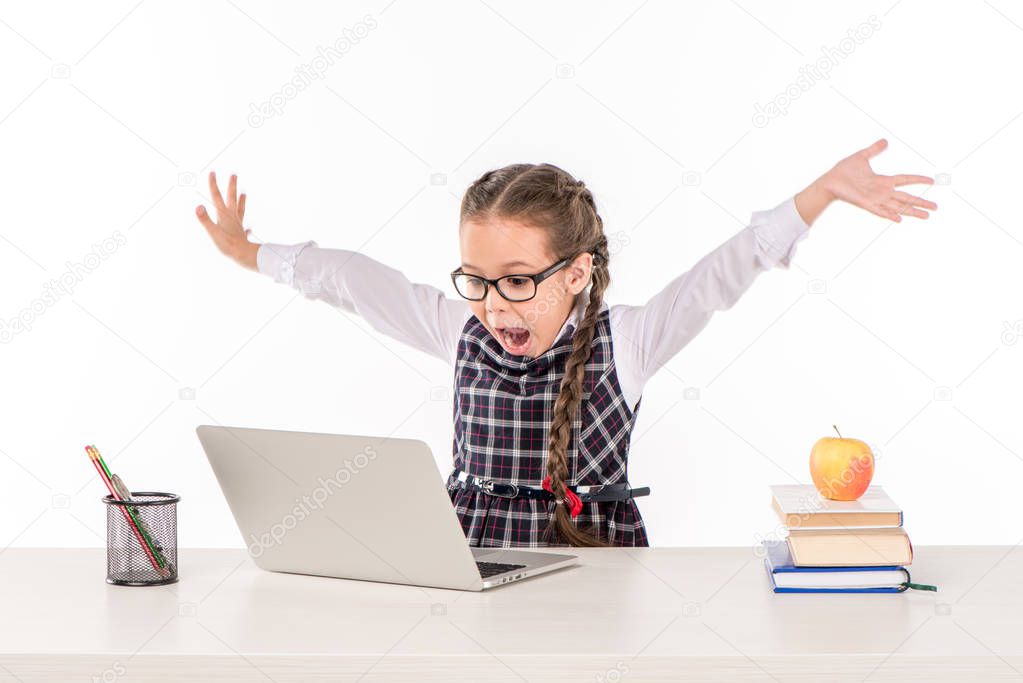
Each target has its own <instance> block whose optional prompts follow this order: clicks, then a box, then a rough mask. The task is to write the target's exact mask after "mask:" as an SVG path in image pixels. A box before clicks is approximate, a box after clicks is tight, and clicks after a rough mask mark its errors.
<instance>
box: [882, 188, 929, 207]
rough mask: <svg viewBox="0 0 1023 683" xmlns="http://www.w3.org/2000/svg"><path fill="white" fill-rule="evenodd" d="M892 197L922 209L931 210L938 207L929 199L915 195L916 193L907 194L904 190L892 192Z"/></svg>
mask: <svg viewBox="0 0 1023 683" xmlns="http://www.w3.org/2000/svg"><path fill="white" fill-rule="evenodd" d="M892 198H893V199H897V200H898V201H900V202H902V203H903V204H909V205H910V206H919V207H922V208H924V209H930V210H931V211H936V210H937V209H938V205H937V204H935V203H934V202H932V201H930V200H927V199H924V198H923V197H917V196H916V195H912V194H908V193H906V192H900V191H899V190H896V191H895V192H892Z"/></svg>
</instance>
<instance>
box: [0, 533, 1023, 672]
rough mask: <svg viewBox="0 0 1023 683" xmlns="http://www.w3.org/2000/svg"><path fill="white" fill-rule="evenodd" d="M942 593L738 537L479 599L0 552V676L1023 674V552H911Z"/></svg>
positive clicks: (576, 570)
mask: <svg viewBox="0 0 1023 683" xmlns="http://www.w3.org/2000/svg"><path fill="white" fill-rule="evenodd" d="M915 550H916V561H915V562H914V564H913V565H912V567H911V568H910V569H911V571H912V574H913V579H914V580H915V581H918V582H923V583H932V584H937V585H938V586H939V592H938V593H933V592H924V591H913V590H910V591H906V592H904V593H899V594H894V595H776V594H774V593H772V592H770V589H769V587H768V583H767V577H766V574H765V572H764V569H763V566H762V562H761V560H760V559H759V558H757V557H755V556H754V554H753V552H752V551H751V550H750V549H748V548H639V549H627V550H626V549H575V551H576V552H577V553H578V554H580V555H581V558H582V564H581V565H580V566H577V567H573V568H569V569H566V570H562V571H559V572H556V573H554V574H552V575H549V576H541V577H535V578H533V579H528V580H525V581H522V582H519V583H514V584H509V585H507V586H503V587H500V588H497V589H494V590H492V591H485V592H482V593H460V592H456V591H449V590H443V589H426V588H417V587H410V586H398V585H390V584H378V583H367V582H361V581H346V580H338V579H326V578H315V577H305V576H293V575H287V574H273V573H268V572H263V571H261V570H259V569H257V568H256V567H255V566H254V565H253V564H252V562H251V561H250V560H249V558H248V556H247V555H246V554H245V551H244V550H233V549H224V550H219V549H214V550H200V549H194V550H192V549H184V550H182V551H181V558H180V568H181V580H180V582H179V583H177V584H174V585H170V586H164V587H153V588H132V587H119V586H110V585H107V584H106V583H105V582H104V578H105V559H104V558H105V555H104V553H105V551H104V550H103V549H95V550H93V549H81V550H72V549H17V548H15V549H8V550H6V551H3V552H0V594H2V601H0V609H2V621H0V664H2V666H3V668H0V681H8V680H11V681H25V682H26V683H27V682H29V681H43V680H45V681H68V680H75V679H77V680H90V681H91V680H99V681H109V682H111V683H114V682H116V683H129V682H131V681H143V680H144V681H156V680H203V681H242V680H252V681H277V682H279V683H284V682H285V681H309V680H324V681H325V680H331V681H339V680H345V681H349V680H350V681H355V680H363V681H384V680H415V681H452V680H475V681H481V680H486V681H523V680H525V681H575V680H578V681H588V682H592V681H609V682H614V681H624V682H626V683H627V682H628V681H639V680H663V681H669V680H671V681H677V680H680V679H683V678H684V679H685V680H715V681H720V680H744V681H754V680H765V681H771V680H775V681H795V680H799V681H817V680H824V679H825V678H826V679H827V680H828V681H857V682H858V681H863V680H864V679H866V680H868V681H909V680H921V681H923V680H926V681H937V680H941V681H946V680H948V681H953V680H955V681H960V680H973V681H991V680H1021V679H1023V550H1020V549H1019V548H1017V547H962V546H960V547H926V546H924V547H919V546H918V547H916V548H915Z"/></svg>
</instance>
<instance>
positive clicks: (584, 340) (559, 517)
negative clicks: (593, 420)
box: [545, 182, 610, 547]
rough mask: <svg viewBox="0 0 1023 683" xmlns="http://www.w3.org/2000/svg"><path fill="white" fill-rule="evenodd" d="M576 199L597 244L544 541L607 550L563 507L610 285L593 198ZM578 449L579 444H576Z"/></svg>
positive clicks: (554, 437) (551, 456)
mask: <svg viewBox="0 0 1023 683" xmlns="http://www.w3.org/2000/svg"><path fill="white" fill-rule="evenodd" d="M569 187H570V188H571V190H570V191H572V192H574V194H575V196H576V197H578V198H581V199H582V200H583V202H584V203H586V204H587V205H588V206H589V207H590V209H591V210H592V211H591V213H592V215H593V216H594V217H595V218H596V225H597V227H600V228H601V229H600V231H599V233H598V234H599V237H598V239H597V243H596V244H595V245H594V246H593V247H592V248H591V249H590V251H591V252H592V253H593V255H594V259H593V268H592V271H591V283H592V284H591V287H590V295H589V301H588V302H587V305H586V312H585V313H584V315H583V317H582V321H581V322H580V323H579V326H578V328H577V329H576V330H575V332H574V334H573V337H572V351H571V353H570V354H569V356H568V359H567V361H566V362H565V375H564V377H562V380H561V387H560V389H559V391H558V398H557V400H556V401H555V403H554V416H553V419H552V421H551V431H550V434H549V438H548V456H547V473H548V475H550V478H551V490H552V491H554V492H555V494H554V495H555V505H554V514H553V516H552V517H551V519H550V522H549V523H548V526H547V530H546V534H545V535H546V537H547V538H548V539H550V538H552V537H553V536H559V537H561V538H563V539H565V540H566V541H568V543H569V544H570V545H573V546H591V547H592V546H597V547H602V546H607V545H608V544H607V543H606V542H605V541H604V540H602V539H601V538H600V532H599V530H594V529H585V530H584V529H579V528H577V527H576V526H575V525H574V524H573V522H572V517H571V514H570V512H569V511H568V508H567V505H566V504H565V496H566V492H567V489H566V485H567V481H568V477H569V472H568V454H567V450H568V443H569V441H570V440H571V437H572V426H573V422H574V418H575V414H576V412H577V411H578V409H579V404H580V403H581V401H582V394H583V381H584V379H585V374H586V364H587V363H588V362H589V360H590V356H591V355H592V354H593V347H592V344H593V337H594V333H595V331H596V326H597V314H598V313H599V311H600V306H601V302H602V301H603V300H604V291H605V290H606V289H607V286H608V284H609V282H610V275H609V272H608V267H607V264H608V260H609V259H608V250H607V236H605V235H604V231H603V229H602V226H603V223H602V221H601V220H600V216H599V215H598V214H597V212H596V207H595V205H594V202H593V195H592V194H591V193H590V191H589V190H588V189H586V187H585V185H583V183H581V182H579V183H577V184H573V185H570V186H569ZM577 446H578V444H577Z"/></svg>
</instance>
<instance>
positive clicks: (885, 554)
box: [788, 527, 913, 567]
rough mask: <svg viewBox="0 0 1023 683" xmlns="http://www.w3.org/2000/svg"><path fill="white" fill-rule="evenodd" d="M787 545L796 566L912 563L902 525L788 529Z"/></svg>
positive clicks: (867, 565)
mask: <svg viewBox="0 0 1023 683" xmlns="http://www.w3.org/2000/svg"><path fill="white" fill-rule="evenodd" d="M788 544H789V552H790V553H791V554H792V564H794V565H795V566H797V567H889V566H894V567H902V566H906V565H908V564H912V562H913V544H912V543H910V541H909V535H908V534H907V533H906V530H905V529H903V528H902V527H892V528H882V529H790V530H789V538H788Z"/></svg>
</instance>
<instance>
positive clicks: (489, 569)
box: [476, 560, 526, 579]
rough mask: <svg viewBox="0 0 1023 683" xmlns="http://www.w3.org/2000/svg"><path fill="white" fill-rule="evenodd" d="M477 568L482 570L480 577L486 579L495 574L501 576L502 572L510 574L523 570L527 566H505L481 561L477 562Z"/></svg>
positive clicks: (500, 563)
mask: <svg viewBox="0 0 1023 683" xmlns="http://www.w3.org/2000/svg"><path fill="white" fill-rule="evenodd" d="M476 566H477V567H479V569H480V576H481V577H483V578H484V579H485V578H487V577H489V576H493V575H494V574H500V573H502V572H510V571H511V570H513V569H522V568H523V567H525V566H526V565H524V564H505V563H503V562H483V561H481V560H477V561H476Z"/></svg>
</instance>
